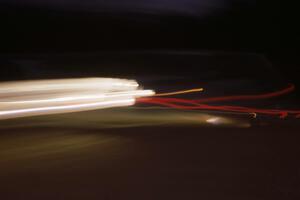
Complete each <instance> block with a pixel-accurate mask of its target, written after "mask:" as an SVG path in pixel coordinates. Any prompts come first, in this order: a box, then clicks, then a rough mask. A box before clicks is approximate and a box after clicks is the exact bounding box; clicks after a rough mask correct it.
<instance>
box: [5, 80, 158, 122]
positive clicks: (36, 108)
mask: <svg viewBox="0 0 300 200" xmlns="http://www.w3.org/2000/svg"><path fill="white" fill-rule="evenodd" d="M151 95H154V91H152V90H141V89H139V88H138V84H137V82H136V81H134V80H126V79H112V78H86V79H60V80H42V81H23V82H22V81H18V82H8V83H0V119H8V118H16V117H25V116H34V115H47V114H57V113H68V112H78V111H85V110H95V109H102V108H110V107H119V106H130V105H133V104H134V102H135V98H137V97H143V96H151Z"/></svg>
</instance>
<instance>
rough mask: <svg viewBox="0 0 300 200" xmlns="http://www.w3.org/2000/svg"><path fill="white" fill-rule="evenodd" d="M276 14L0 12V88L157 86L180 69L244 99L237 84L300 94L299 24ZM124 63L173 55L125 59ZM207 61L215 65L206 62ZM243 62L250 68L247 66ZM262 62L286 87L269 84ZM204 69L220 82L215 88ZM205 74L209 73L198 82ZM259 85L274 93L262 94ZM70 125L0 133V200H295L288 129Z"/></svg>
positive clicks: (19, 6) (117, 4)
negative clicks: (45, 83)
mask: <svg viewBox="0 0 300 200" xmlns="http://www.w3.org/2000/svg"><path fill="white" fill-rule="evenodd" d="M283 4H284V5H283ZM286 5H287V3H281V2H280V1H277V0H275V1H268V0H185V1H183V0H173V1H171V0H144V1H142V0H140V1H137V0H131V1H124V0H123V1H121V0H110V1H104V0H103V1H101V0H94V1H93V0H85V1H83V0H82V1H80V0H64V1H62V0H2V1H1V2H0V22H1V23H0V66H1V69H0V75H1V76H0V79H1V80H10V79H22V78H24V77H26V78H41V77H42V78H51V77H64V76H65V75H70V74H71V75H74V76H76V77H77V76H90V75H92V74H94V72H97V73H96V75H102V74H110V75H111V74H112V75H120V74H121V75H123V76H128V75H130V76H133V77H134V76H138V75H139V74H144V75H145V74H146V75H149V74H151V75H153V74H154V75H156V76H158V78H157V79H160V78H161V77H159V76H162V75H164V76H165V75H166V74H169V71H170V69H171V68H172V67H173V66H176V67H174V69H173V71H172V76H174V77H176V76H179V75H182V74H184V73H186V72H184V73H183V70H185V69H186V68H185V67H186V66H183V64H188V65H189V66H194V69H197V70H198V71H199V73H197V72H195V73H194V76H196V77H197V78H198V79H201V78H202V77H206V76H207V77H209V78H211V77H213V78H214V81H216V79H218V78H220V79H222V78H223V79H224V77H225V75H226V77H227V78H228V79H230V78H232V77H233V79H234V80H235V79H237V80H238V81H237V82H234V81H233V82H229V83H228V84H223V83H224V82H222V80H221V81H220V82H219V85H217V86H219V88H224V87H225V86H226V87H229V88H239V87H242V89H245V87H244V86H243V85H242V84H241V83H243V82H240V80H241V78H245V77H252V78H253V77H254V79H255V80H256V81H257V82H256V84H255V85H253V84H252V82H251V81H250V83H251V84H248V86H249V87H248V88H247V89H249V88H250V89H253V91H259V90H264V89H265V90H267V91H271V90H273V88H279V87H282V85H284V84H285V83H286V82H293V83H295V84H296V86H299V80H298V73H297V72H298V70H297V69H298V66H299V59H298V57H297V54H298V50H299V44H300V42H299V41H300V40H299V36H300V34H299V32H298V31H297V24H298V22H297V21H298V15H299V14H298V11H297V9H296V8H297V7H296V6H293V5H288V10H284V11H283V9H282V8H283V7H286ZM116 51H117V52H118V51H120V52H123V53H121V54H118V53H114V52H116ZM131 51H135V52H140V51H152V52H160V51H162V52H168V51H170V52H173V53H174V52H175V53H174V54H172V55H171V54H169V55H168V54H162V55H160V54H159V53H158V55H155V56H153V55H152V54H150V55H148V54H147V53H145V55H144V54H139V57H138V58H136V56H135V54H126V53H125V54H124V52H131ZM176 51H180V52H183V53H179V54H176ZM215 51H216V52H223V53H225V55H224V54H222V53H220V54H216V55H213V56H206V54H205V52H215ZM103 52H110V53H103ZM184 52H186V53H184ZM194 52H204V54H201V53H199V54H197V53H194ZM230 52H238V53H246V54H237V56H236V55H235V54H233V55H231V54H230ZM189 53H190V54H189ZM226 53H229V54H228V55H227V54H226ZM248 53H250V54H248ZM252 53H254V54H258V56H254V57H255V58H256V59H252V58H251V59H250V58H249V55H250V57H252V56H251V54H252ZM60 55H64V56H62V57H60ZM66 55H67V56H66ZM260 55H262V56H260ZM263 56H265V57H266V58H267V59H268V60H269V61H270V62H271V63H272V70H270V71H272V72H274V74H275V75H281V76H283V79H285V80H284V81H283V80H282V79H277V76H276V77H275V78H274V77H271V76H270V75H269V74H268V73H267V72H269V71H268V70H269V69H270V68H269V65H268V62H267V61H266V60H265V59H264V57H263ZM202 57H203V58H202ZM88 58H90V59H88ZM154 58H155V59H154ZM174 58H175V59H174ZM214 58H216V59H214ZM207 59H208V61H209V62H208V61H207ZM257 60H258V61H257ZM111 61H114V62H113V63H110V62H111ZM256 61H257V62H256ZM99 63H100V65H98V64H99ZM201 63H203V65H202V64H201ZM205 63H213V64H212V65H205ZM85 64H87V66H85ZM119 64H120V66H121V65H122V69H119ZM99 66H110V67H106V68H100V67H99ZM198 66H199V67H198ZM202 66H203V67H202ZM210 66H217V67H219V69H222V70H221V71H222V72H224V75H223V74H222V73H221V74H220V73H218V76H216V75H215V70H214V69H213V68H211V67H210ZM220 66H221V67H220ZM230 66H231V67H230ZM204 68H207V69H208V71H210V72H211V73H201V71H202V70H203V69H204ZM227 68H229V69H230V70H227ZM266 69H268V70H266ZM160 72H161V73H162V74H160ZM234 72H235V73H234ZM199 74H200V75H201V76H200V75H199ZM250 75H251V76H250ZM67 77H68V76H67ZM170 77H171V76H165V77H164V80H165V82H164V84H166V83H168V84H169V83H170ZM200 77H201V78H200ZM257 77H259V78H257ZM261 77H262V78H265V77H266V78H267V79H272V81H274V82H276V81H277V83H274V82H273V83H274V84H273V83H272V84H273V85H272V84H270V85H266V84H261V83H263V82H260V81H258V80H260V78H261ZM278 77H279V76H278ZM138 78H140V77H138ZM142 78H145V77H142ZM142 78H141V79H142ZM273 78H274V79H275V80H273ZM198 79H197V81H198ZM247 80H251V79H245V81H246V82H247ZM185 83H186V82H185ZM247 83H248V82H247ZM182 87H183V86H182ZM149 88H150V87H149ZM164 89H165V90H167V89H168V88H162V90H164ZM239 89H240V88H239ZM212 91H215V92H216V93H217V94H219V95H220V94H222V92H224V93H226V90H225V91H224V89H222V90H212ZM250 91H251V90H250ZM298 93H299V92H298ZM217 94H216V95H217ZM290 97H295V96H290ZM288 100H289V99H288ZM279 101H282V102H283V104H280V105H284V106H287V107H289V106H291V105H294V104H291V103H290V101H283V100H282V99H279ZM282 102H281V103H282ZM263 105H264V104H263ZM266 105H268V106H272V107H274V106H276V105H277V104H275V103H273V102H272V101H268V102H266ZM295 107H296V106H295ZM297 107H299V106H297ZM95 112H96V113H98V112H99V113H98V115H96V116H98V117H99V118H102V117H103V113H102V112H101V111H95ZM143 113H146V112H143ZM146 114H147V113H146ZM78 115H79V116H81V117H82V118H85V119H84V120H83V119H82V118H79V120H77V121H76V122H74V116H76V115H74V114H69V115H66V118H67V119H68V120H69V125H66V124H64V123H65V121H64V120H63V119H64V118H60V117H62V116H60V117H59V116H56V115H55V116H54V115H53V116H52V118H51V117H49V118H48V117H47V116H46V117H45V118H43V117H37V118H29V119H28V121H26V120H27V118H26V119H24V120H25V121H23V122H22V119H21V120H20V119H16V120H15V121H9V122H10V123H9V122H8V121H1V122H2V124H1V126H0V137H1V139H0V144H1V145H0V185H1V187H0V199H237V200H240V199H254V200H256V199H260V200H261V199H272V200H273V199H299V191H300V189H299V185H300V184H299V180H300V179H299V177H300V175H299V166H300V165H299V152H300V149H299V123H298V122H299V121H298V120H295V119H292V118H288V119H286V120H280V119H278V118H271V119H270V118H267V117H265V118H261V119H260V118H259V119H249V120H250V121H251V122H252V121H253V126H252V127H250V128H247V129H239V128H224V127H219V128H212V127H192V126H183V127H181V126H179V127H177V126H176V125H173V126H171V125H170V126H165V127H160V126H151V127H139V128H136V127H133V128H120V129H102V128H99V127H101V123H99V124H98V125H99V127H98V126H96V127H94V128H93V127H90V126H89V120H91V119H89V117H90V118H92V117H93V116H94V115H91V113H85V114H82V113H78ZM63 116H64V115H63ZM158 117H159V116H158ZM43 120H44V121H43ZM92 120H96V122H97V117H95V118H92ZM57 123H61V124H63V125H62V126H60V127H59V126H58V127H57ZM97 127H98V128H97Z"/></svg>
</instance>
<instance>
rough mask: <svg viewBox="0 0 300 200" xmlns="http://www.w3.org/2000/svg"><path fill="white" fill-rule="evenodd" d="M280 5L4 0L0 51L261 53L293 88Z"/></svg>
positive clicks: (289, 42) (293, 47) (288, 29)
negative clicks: (208, 51) (150, 50)
mask: <svg viewBox="0 0 300 200" xmlns="http://www.w3.org/2000/svg"><path fill="white" fill-rule="evenodd" d="M285 5H286V4H284V5H283V4H282V3H281V2H280V1H279V0H275V1H269V0H260V1H257V0H213V1H208V0H198V1H197V0H188V1H181V0H177V1H156V0H144V1H136V0H132V1H128V2H124V1H121V0H113V1H108V2H107V1H100V0H99V1H91V0H88V1H74V0H65V1H58V0H54V1H50V0H43V1H35V0H25V1H21V0H13V1H8V0H3V1H1V3H0V14H1V16H0V22H1V33H0V36H1V38H0V41H1V45H0V52H1V54H2V55H6V54H29V53H50V54H51V53H63V52H64V53H65V52H99V51H108V50H113V51H116V50H141V49H142V50H145V49H146V50H149V49H152V50H197V51H199V50H200V51H206V50H214V51H216V50H217V51H218V50H221V51H226V52H228V51H235V52H250V53H258V54H263V55H265V56H266V57H267V58H268V59H269V60H271V62H272V63H273V65H274V67H276V68H277V69H278V70H279V71H280V72H282V73H283V74H284V75H285V76H286V77H288V79H290V80H291V81H292V82H296V83H297V82H298V81H297V80H298V78H297V73H296V72H297V69H298V64H299V61H298V59H297V52H298V50H299V44H300V43H299V41H300V40H299V34H298V31H297V19H298V14H297V13H298V12H297V11H296V9H295V8H296V6H293V5H291V4H290V5H288V6H287V8H288V10H286V9H283V7H286V6H285ZM294 7H295V8H294Z"/></svg>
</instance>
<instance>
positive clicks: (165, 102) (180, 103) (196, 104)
mask: <svg viewBox="0 0 300 200" xmlns="http://www.w3.org/2000/svg"><path fill="white" fill-rule="evenodd" d="M293 90H295V86H294V85H292V84H290V85H289V86H288V87H287V88H285V89H282V90H279V91H275V92H270V93H265V94H258V95H235V96H222V97H212V98H204V99H197V100H189V99H180V98H160V97H153V98H139V99H137V103H147V104H156V105H160V106H166V107H171V108H176V109H185V110H214V111H224V112H236V113H248V114H251V115H253V114H255V115H256V114H263V115H273V116H279V117H280V118H286V117H287V116H288V115H295V117H296V118H300V110H285V109H263V108H251V107H244V106H230V105H218V106H216V105H208V104H203V103H211V102H223V101H237V100H239V101H240V100H262V99H269V98H274V97H278V96H282V95H285V94H287V93H290V92H292V91H293Z"/></svg>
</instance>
